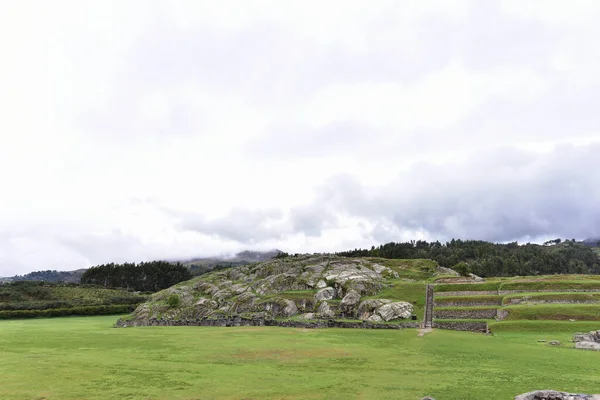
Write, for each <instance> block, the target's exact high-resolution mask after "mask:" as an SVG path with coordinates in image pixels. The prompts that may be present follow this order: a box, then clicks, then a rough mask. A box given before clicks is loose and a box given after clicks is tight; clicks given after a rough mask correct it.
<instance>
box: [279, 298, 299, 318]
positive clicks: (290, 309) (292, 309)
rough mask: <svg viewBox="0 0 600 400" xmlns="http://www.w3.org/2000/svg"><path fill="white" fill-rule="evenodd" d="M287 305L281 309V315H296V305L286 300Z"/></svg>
mask: <svg viewBox="0 0 600 400" xmlns="http://www.w3.org/2000/svg"><path fill="white" fill-rule="evenodd" d="M286 303H287V305H286V306H285V308H284V309H283V313H284V314H285V316H286V317H291V316H293V315H296V314H298V307H296V303H294V302H293V301H291V300H286Z"/></svg>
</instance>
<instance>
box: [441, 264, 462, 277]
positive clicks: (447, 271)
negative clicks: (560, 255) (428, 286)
mask: <svg viewBox="0 0 600 400" xmlns="http://www.w3.org/2000/svg"><path fill="white" fill-rule="evenodd" d="M435 274H436V275H452V276H460V274H459V273H458V272H456V271H455V270H453V269H451V268H446V267H439V266H438V267H436V269H435Z"/></svg>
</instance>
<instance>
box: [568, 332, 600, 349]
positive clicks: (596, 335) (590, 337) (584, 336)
mask: <svg viewBox="0 0 600 400" xmlns="http://www.w3.org/2000/svg"><path fill="white" fill-rule="evenodd" d="M573 341H574V342H575V348H576V349H581V350H595V351H600V330H597V331H591V332H589V333H576V334H575V335H574V336H573Z"/></svg>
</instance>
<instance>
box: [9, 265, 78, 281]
mask: <svg viewBox="0 0 600 400" xmlns="http://www.w3.org/2000/svg"><path fill="white" fill-rule="evenodd" d="M85 271H86V269H85V268H83V269H78V270H75V271H56V270H46V271H34V272H30V273H28V274H25V275H15V276H11V277H5V278H0V281H5V282H15V281H44V282H67V283H79V281H80V280H81V276H82V275H83V273H84V272H85Z"/></svg>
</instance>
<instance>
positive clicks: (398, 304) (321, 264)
mask: <svg viewBox="0 0 600 400" xmlns="http://www.w3.org/2000/svg"><path fill="white" fill-rule="evenodd" d="M435 269H436V264H435V262H432V261H429V260H384V259H374V258H347V257H339V256H333V255H316V256H315V255H313V256H308V255H306V256H294V257H286V258H281V259H279V258H278V259H273V260H270V261H266V262H262V263H259V264H254V265H247V266H240V267H235V268H230V269H227V270H223V271H216V272H212V273H209V274H206V275H203V276H201V277H197V278H194V279H192V280H190V281H186V282H182V283H180V284H177V285H175V286H173V287H171V288H169V289H166V290H163V291H161V292H158V293H155V294H154V295H152V296H151V298H150V300H149V301H148V302H146V303H144V304H142V305H140V306H139V307H138V308H137V309H136V310H135V311H134V312H133V313H132V314H131V315H130V316H128V317H125V318H123V319H122V320H120V321H119V323H118V325H119V326H138V325H141V326H143V325H150V324H152V321H153V320H162V321H164V320H170V321H183V320H195V319H198V318H215V319H217V318H227V317H231V316H240V317H244V318H266V319H269V318H275V319H280V318H281V319H294V318H297V319H307V320H308V319H316V318H319V319H327V318H346V319H360V320H368V321H371V322H388V321H394V320H400V319H409V318H411V316H413V315H414V314H413V313H414V311H415V307H421V306H422V302H423V297H424V284H422V283H421V284H416V283H412V282H413V278H415V277H417V278H419V279H421V278H427V277H432V276H433V275H434V274H435ZM403 284H406V285H417V286H418V287H415V288H413V287H412V286H409V287H408V289H407V290H406V291H400V295H398V292H397V291H395V290H394V288H398V285H403ZM410 289H414V290H412V291H411V290H410ZM404 293H405V294H406V295H404ZM410 293H417V294H416V297H414V296H415V295H414V294H413V296H412V297H411V295H410ZM388 295H389V296H388ZM404 300H412V301H404Z"/></svg>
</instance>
